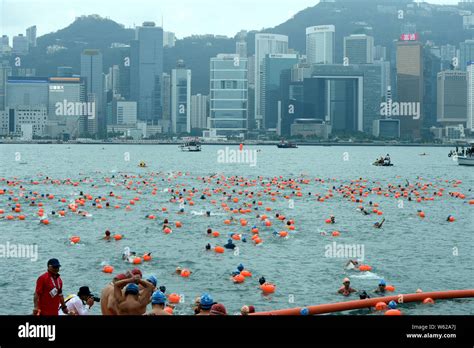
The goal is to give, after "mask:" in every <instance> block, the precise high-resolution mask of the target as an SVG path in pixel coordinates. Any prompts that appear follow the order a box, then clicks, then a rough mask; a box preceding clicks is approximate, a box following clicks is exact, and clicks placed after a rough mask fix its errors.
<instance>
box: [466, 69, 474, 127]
mask: <svg viewBox="0 0 474 348" xmlns="http://www.w3.org/2000/svg"><path fill="white" fill-rule="evenodd" d="M467 129H469V130H470V131H471V132H474V64H468V66H467Z"/></svg>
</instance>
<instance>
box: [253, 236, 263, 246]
mask: <svg viewBox="0 0 474 348" xmlns="http://www.w3.org/2000/svg"><path fill="white" fill-rule="evenodd" d="M253 241H254V242H255V244H257V245H258V244H261V243H262V240H261V239H260V237H257V238H255V239H254V240H253Z"/></svg>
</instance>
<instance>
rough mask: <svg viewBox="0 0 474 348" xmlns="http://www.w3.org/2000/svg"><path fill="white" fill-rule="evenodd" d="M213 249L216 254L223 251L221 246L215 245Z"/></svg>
mask: <svg viewBox="0 0 474 348" xmlns="http://www.w3.org/2000/svg"><path fill="white" fill-rule="evenodd" d="M214 251H215V252H216V253H218V254H223V253H224V248H223V247H221V246H216V247H215V248H214Z"/></svg>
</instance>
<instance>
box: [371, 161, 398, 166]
mask: <svg viewBox="0 0 474 348" xmlns="http://www.w3.org/2000/svg"><path fill="white" fill-rule="evenodd" d="M372 165H374V166H376V167H393V164H392V163H379V162H374V163H372Z"/></svg>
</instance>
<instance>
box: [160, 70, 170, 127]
mask: <svg viewBox="0 0 474 348" xmlns="http://www.w3.org/2000/svg"><path fill="white" fill-rule="evenodd" d="M161 81H162V82H161V96H162V100H163V117H162V119H161V121H160V122H159V124H160V125H161V126H162V129H163V132H164V133H170V132H171V76H170V75H169V74H166V73H163V75H162V77H161Z"/></svg>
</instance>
